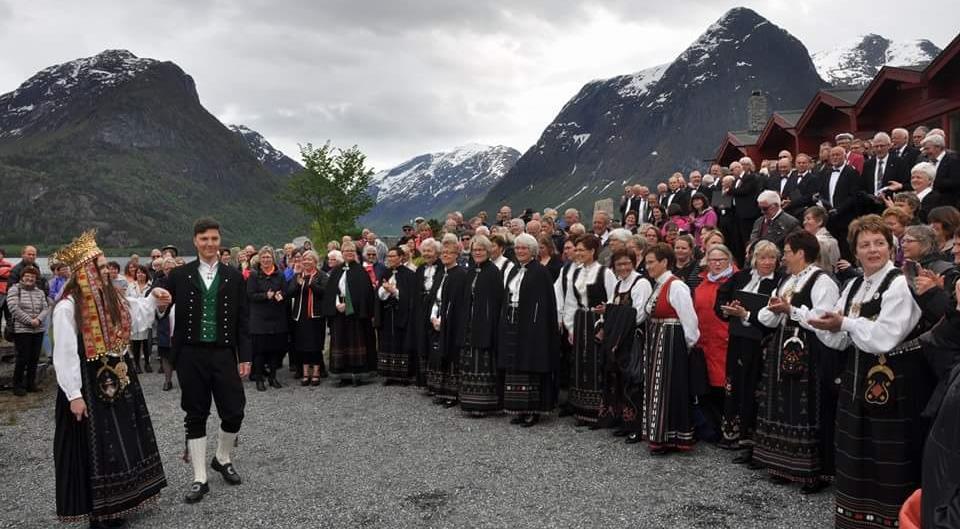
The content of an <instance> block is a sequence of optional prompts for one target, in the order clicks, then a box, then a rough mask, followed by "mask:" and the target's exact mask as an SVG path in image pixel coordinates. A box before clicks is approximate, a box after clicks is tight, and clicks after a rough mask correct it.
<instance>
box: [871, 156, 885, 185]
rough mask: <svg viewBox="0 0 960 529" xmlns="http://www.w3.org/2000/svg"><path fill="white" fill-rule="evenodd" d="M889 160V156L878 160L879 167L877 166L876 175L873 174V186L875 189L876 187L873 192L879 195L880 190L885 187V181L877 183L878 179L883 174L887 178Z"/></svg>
mask: <svg viewBox="0 0 960 529" xmlns="http://www.w3.org/2000/svg"><path fill="white" fill-rule="evenodd" d="M887 158H889V156H885V157H883V158H877V166H876V169H875V170H874V173H873V182H874V184H873V187H874V189H873V192H874V193H879V192H880V190H881V189H883V188H884V187H885V185H884V182H883V181H880V182H877V178H878V177H879V176H880V174H881V173H883V175H884V177H886V173H887Z"/></svg>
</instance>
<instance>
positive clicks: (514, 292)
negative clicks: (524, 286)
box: [507, 266, 527, 307]
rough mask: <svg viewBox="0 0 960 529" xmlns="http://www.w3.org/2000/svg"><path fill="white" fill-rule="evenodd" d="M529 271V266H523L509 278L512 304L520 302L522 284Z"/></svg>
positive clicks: (509, 297) (509, 294) (509, 295)
mask: <svg viewBox="0 0 960 529" xmlns="http://www.w3.org/2000/svg"><path fill="white" fill-rule="evenodd" d="M526 273H527V267H526V266H521V267H520V270H519V271H518V272H517V273H516V275H514V276H513V279H511V280H509V282H508V283H509V284H508V285H507V291H508V299H507V301H508V302H509V303H510V305H512V306H514V307H516V306H517V305H518V304H519V303H520V284H521V283H523V276H524V275H526Z"/></svg>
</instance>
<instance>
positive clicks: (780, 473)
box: [741, 231, 843, 494]
mask: <svg viewBox="0 0 960 529" xmlns="http://www.w3.org/2000/svg"><path fill="white" fill-rule="evenodd" d="M819 257H820V242H819V241H818V240H817V238H816V236H814V235H812V234H810V233H809V232H806V231H796V232H793V233H791V234H790V235H788V236H787V238H786V241H785V244H784V250H783V262H784V264H785V265H786V268H787V272H788V273H789V276H788V277H786V278H785V279H783V281H781V282H780V285H779V286H778V287H777V289H776V290H775V291H774V294H773V296H772V297H771V298H770V302H769V304H768V305H767V307H765V308H763V309H761V310H760V312H759V313H758V314H757V319H758V320H759V322H760V323H761V324H763V326H764V327H767V328H769V329H775V330H774V335H773V339H772V340H771V341H770V343H769V345H768V347H767V351H766V360H765V361H764V363H763V367H762V373H761V375H760V376H761V379H760V384H759V394H758V395H759V396H758V397H757V398H756V399H755V400H757V401H758V402H757V410H758V411H757V415H756V430H755V432H754V434H753V435H752V440H753V446H752V448H748V449H747V450H748V451H747V452H746V453H745V454H744V456H746V457H749V458H751V459H752V460H753V461H754V462H755V463H754V466H757V467H761V468H764V467H765V468H766V469H767V471H768V472H769V473H770V476H771V480H773V481H774V482H778V483H789V482H797V483H800V484H801V489H800V491H801V492H802V493H804V494H813V493H815V492H817V491H819V490H822V489H823V488H824V487H825V486H826V484H827V483H829V481H828V480H829V479H832V478H831V476H832V475H833V450H834V448H833V423H834V417H835V415H836V407H837V397H836V384H834V379H835V378H836V377H837V374H838V373H837V370H836V367H835V366H837V365H839V362H838V360H840V359H842V358H843V356H842V353H841V352H840V351H834V350H831V349H828V348H827V347H826V346H824V345H823V344H822V343H820V340H819V339H818V338H817V336H816V335H815V333H814V331H815V329H813V328H812V327H810V325H809V324H808V323H807V319H809V317H810V316H811V315H812V314H815V313H817V312H823V311H829V310H832V309H833V306H834V305H835V304H836V302H837V298H838V297H839V296H840V291H839V289H837V285H836V283H834V281H833V279H831V278H830V276H828V275H827V274H826V273H825V272H824V271H823V270H821V269H820V267H819V266H817V264H816V263H817V262H818V259H819ZM760 357H761V358H763V356H762V355H760ZM744 360H745V361H744V367H746V366H749V365H750V364H751V363H752V360H750V359H749V358H748V357H744ZM741 410H743V408H742V407H741ZM741 413H742V411H741ZM741 420H742V416H741ZM742 424H743V422H741V425H742ZM743 432H744V433H746V429H744V430H743ZM741 441H742V438H741Z"/></svg>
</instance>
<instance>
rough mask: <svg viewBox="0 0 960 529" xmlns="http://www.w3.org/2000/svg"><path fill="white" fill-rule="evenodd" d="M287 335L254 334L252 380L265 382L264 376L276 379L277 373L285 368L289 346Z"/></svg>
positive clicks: (252, 340) (252, 337)
mask: <svg viewBox="0 0 960 529" xmlns="http://www.w3.org/2000/svg"><path fill="white" fill-rule="evenodd" d="M287 337H288V335H287V333H277V334H252V335H250V341H251V342H252V345H253V366H252V367H253V372H252V373H251V375H252V378H251V379H252V380H264V375H267V376H268V377H269V378H276V376H277V371H278V370H279V369H280V367H281V366H283V357H284V355H286V354H287V347H288V346H289V343H288V340H287Z"/></svg>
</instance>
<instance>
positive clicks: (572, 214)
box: [560, 208, 580, 231]
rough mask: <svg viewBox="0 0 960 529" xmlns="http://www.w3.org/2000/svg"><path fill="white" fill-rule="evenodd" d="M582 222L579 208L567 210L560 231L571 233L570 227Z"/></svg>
mask: <svg viewBox="0 0 960 529" xmlns="http://www.w3.org/2000/svg"><path fill="white" fill-rule="evenodd" d="M579 222H580V211H579V210H577V208H567V209H566V211H564V212H563V219H561V221H560V229H561V230H563V231H569V230H570V226H573V225H574V224H577V223H579Z"/></svg>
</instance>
